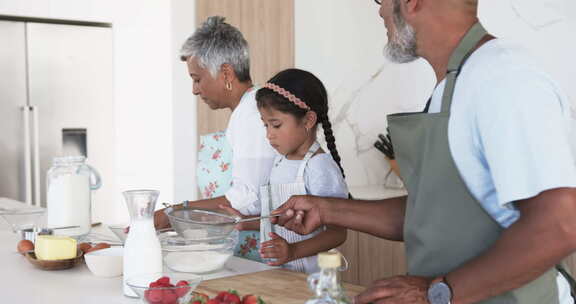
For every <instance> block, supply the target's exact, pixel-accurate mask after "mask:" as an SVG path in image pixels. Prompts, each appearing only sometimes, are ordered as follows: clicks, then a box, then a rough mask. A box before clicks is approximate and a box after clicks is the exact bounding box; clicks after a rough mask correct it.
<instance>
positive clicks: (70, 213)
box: [46, 156, 101, 238]
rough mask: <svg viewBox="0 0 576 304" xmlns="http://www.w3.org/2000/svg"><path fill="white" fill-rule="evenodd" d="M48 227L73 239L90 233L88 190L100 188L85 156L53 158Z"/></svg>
mask: <svg viewBox="0 0 576 304" xmlns="http://www.w3.org/2000/svg"><path fill="white" fill-rule="evenodd" d="M46 182H47V226H48V228H52V229H54V228H58V234H60V235H67V236H71V237H75V238H80V237H82V236H85V235H87V234H88V233H90V228H91V208H92V196H91V191H92V190H96V189H98V188H100V186H101V179H100V175H99V174H98V172H97V171H96V170H95V169H94V168H92V167H90V166H89V165H87V164H86V158H85V157H84V156H64V157H56V158H54V160H53V164H52V167H51V168H50V169H49V170H48V176H47V179H46Z"/></svg>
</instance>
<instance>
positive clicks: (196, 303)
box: [192, 301, 202, 304]
mask: <svg viewBox="0 0 576 304" xmlns="http://www.w3.org/2000/svg"><path fill="white" fill-rule="evenodd" d="M192 304H202V302H201V301H194V302H192Z"/></svg>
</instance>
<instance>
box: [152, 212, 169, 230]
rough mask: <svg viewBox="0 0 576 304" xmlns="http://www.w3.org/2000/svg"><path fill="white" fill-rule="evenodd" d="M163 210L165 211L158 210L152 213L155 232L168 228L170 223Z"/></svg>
mask: <svg viewBox="0 0 576 304" xmlns="http://www.w3.org/2000/svg"><path fill="white" fill-rule="evenodd" d="M165 210H166V209H160V210H156V211H155V212H154V227H156V229H157V230H160V229H165V228H170V221H169V220H168V216H167V215H166V213H165V212H164V211H165Z"/></svg>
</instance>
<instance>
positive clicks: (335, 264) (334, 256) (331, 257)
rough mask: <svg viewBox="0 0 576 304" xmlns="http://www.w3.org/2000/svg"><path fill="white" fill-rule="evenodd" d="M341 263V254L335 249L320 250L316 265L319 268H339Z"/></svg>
mask: <svg viewBox="0 0 576 304" xmlns="http://www.w3.org/2000/svg"><path fill="white" fill-rule="evenodd" d="M341 265H342V255H341V254H340V252H338V251H336V250H330V251H326V252H320V253H319V254H318V266H319V267H320V268H339V267H340V266H341Z"/></svg>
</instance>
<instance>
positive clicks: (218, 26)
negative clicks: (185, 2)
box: [180, 16, 250, 82]
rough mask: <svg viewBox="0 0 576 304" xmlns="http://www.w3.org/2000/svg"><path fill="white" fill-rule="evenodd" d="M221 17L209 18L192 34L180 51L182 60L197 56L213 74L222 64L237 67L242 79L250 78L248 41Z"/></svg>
mask: <svg viewBox="0 0 576 304" xmlns="http://www.w3.org/2000/svg"><path fill="white" fill-rule="evenodd" d="M224 20H225V18H224V17H220V16H212V17H208V19H206V21H204V23H203V24H202V25H201V26H200V27H199V28H198V29H196V31H195V32H194V34H192V35H191V36H190V37H188V39H186V42H184V45H182V49H181V50H180V59H181V60H182V61H186V60H188V58H189V57H196V58H197V59H198V63H199V64H200V66H201V67H202V68H205V69H208V71H209V72H210V74H212V76H213V77H216V75H218V71H219V70H220V68H221V67H222V65H223V64H226V63H227V64H229V65H231V66H232V68H233V69H234V73H236V77H237V78H238V80H239V81H241V82H244V81H249V80H250V55H249V52H248V42H246V39H244V36H242V33H241V32H240V31H239V30H238V29H237V28H235V27H234V26H232V25H230V24H228V23H226V22H224Z"/></svg>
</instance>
